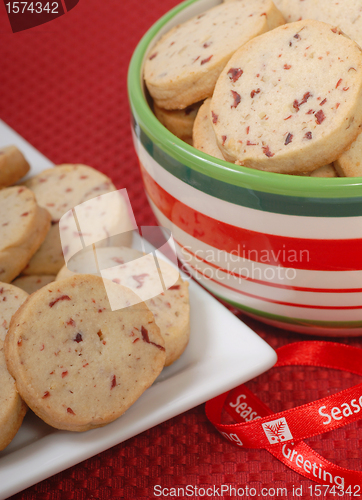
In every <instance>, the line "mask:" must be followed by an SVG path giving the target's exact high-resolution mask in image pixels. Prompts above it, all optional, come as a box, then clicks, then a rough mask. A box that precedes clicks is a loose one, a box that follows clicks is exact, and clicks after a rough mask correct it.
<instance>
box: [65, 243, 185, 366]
mask: <svg viewBox="0 0 362 500" xmlns="http://www.w3.org/2000/svg"><path fill="white" fill-rule="evenodd" d="M158 264H159V266H160V268H159V270H160V272H161V275H162V279H163V283H164V285H165V288H166V290H165V288H164V287H163V285H162V283H161V282H160V279H159V272H158V270H157V267H156V266H155V261H154V257H153V255H151V254H147V255H144V254H143V253H142V252H140V251H138V250H134V249H132V248H126V247H123V248H98V249H96V252H95V253H93V252H92V251H86V252H82V253H79V254H78V255H76V256H75V257H74V258H73V259H72V261H71V262H70V263H69V267H70V269H71V270H70V269H69V268H67V267H66V266H64V267H63V268H62V269H61V270H60V272H59V273H58V275H57V278H56V279H57V280H58V279H64V278H67V277H69V276H72V275H74V274H78V273H82V274H84V273H89V274H95V275H98V276H100V275H101V270H103V273H102V274H103V276H104V277H107V278H108V279H109V280H112V281H113V282H114V283H118V284H121V285H123V286H126V287H127V288H129V289H130V290H132V291H133V292H134V293H135V294H137V295H139V297H140V298H141V300H143V301H144V302H145V304H146V305H147V306H148V308H149V309H150V311H151V312H152V313H153V314H154V316H155V321H156V324H157V325H158V326H159V328H160V330H161V335H162V337H163V339H164V341H165V348H166V361H165V365H166V366H168V365H170V364H171V363H173V362H174V361H175V360H176V359H178V358H179V357H180V356H181V354H182V353H183V352H184V350H185V348H186V346H187V344H188V341H189V337H190V303H189V292H188V283H187V282H184V281H183V280H182V279H181V277H180V274H179V272H178V270H176V269H175V268H173V267H172V266H171V265H170V264H168V263H167V262H165V261H163V260H161V259H158ZM105 270H107V271H105Z"/></svg>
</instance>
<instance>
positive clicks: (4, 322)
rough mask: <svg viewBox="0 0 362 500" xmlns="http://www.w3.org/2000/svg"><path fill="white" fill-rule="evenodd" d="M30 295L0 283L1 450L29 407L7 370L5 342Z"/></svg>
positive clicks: (15, 431) (14, 432)
mask: <svg viewBox="0 0 362 500" xmlns="http://www.w3.org/2000/svg"><path fill="white" fill-rule="evenodd" d="M27 297H28V294H27V293H26V292H24V291H23V290H20V289H19V288H17V287H15V286H13V285H9V284H7V283H0V301H1V309H0V380H1V390H0V450H3V449H4V448H5V447H6V446H7V445H8V444H9V443H10V442H11V441H12V440H13V438H14V436H15V434H16V433H17V432H18V430H19V427H20V425H21V423H22V421H23V418H24V416H25V413H26V410H27V406H26V404H25V403H24V402H23V401H22V399H21V398H20V396H19V393H18V391H17V389H16V385H15V380H14V379H13V378H12V376H11V375H10V373H9V372H8V370H7V368H6V362H5V356H4V340H5V337H6V334H7V331H8V328H9V324H10V320H11V318H12V316H13V314H15V312H16V311H17V310H18V309H19V307H20V306H21V304H22V303H23V302H24V301H25V300H26V298H27Z"/></svg>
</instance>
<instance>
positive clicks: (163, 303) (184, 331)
mask: <svg viewBox="0 0 362 500" xmlns="http://www.w3.org/2000/svg"><path fill="white" fill-rule="evenodd" d="M145 304H146V305H147V306H148V308H149V309H150V311H151V312H152V314H153V316H154V318H155V321H156V324H157V326H159V328H160V331H161V335H162V337H163V339H164V341H165V348H166V361H165V366H169V365H171V364H172V363H173V362H174V361H176V360H177V359H178V358H179V357H180V356H181V354H182V353H183V352H184V350H185V349H186V347H187V344H188V342H189V338H190V302H189V289H188V283H187V281H183V280H182V279H181V278H179V279H178V281H177V282H176V283H175V284H174V285H172V286H171V287H170V288H168V289H167V290H166V291H165V292H164V293H162V294H160V295H157V296H156V297H153V298H152V299H148V300H146V301H145Z"/></svg>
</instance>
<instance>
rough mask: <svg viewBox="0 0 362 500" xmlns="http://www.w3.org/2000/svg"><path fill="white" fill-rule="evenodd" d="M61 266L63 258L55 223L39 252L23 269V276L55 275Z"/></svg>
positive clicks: (57, 226)
mask: <svg viewBox="0 0 362 500" xmlns="http://www.w3.org/2000/svg"><path fill="white" fill-rule="evenodd" d="M63 266H64V256H63V250H62V245H61V243H60V235H59V224H57V223H56V224H53V225H52V226H51V228H50V229H49V232H48V234H47V236H46V238H45V240H44V242H43V243H42V245H41V246H40V248H39V250H38V251H37V252H36V253H35V254H34V255H33V257H32V258H31V259H30V261H29V263H28V264H27V266H26V267H25V268H24V269H23V274H26V275H29V276H31V275H38V274H49V275H56V274H57V273H58V272H59V269H61V268H62V267H63Z"/></svg>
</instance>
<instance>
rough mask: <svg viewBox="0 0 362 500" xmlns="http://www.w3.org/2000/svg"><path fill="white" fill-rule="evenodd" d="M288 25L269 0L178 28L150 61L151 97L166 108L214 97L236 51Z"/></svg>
mask: <svg viewBox="0 0 362 500" xmlns="http://www.w3.org/2000/svg"><path fill="white" fill-rule="evenodd" d="M284 22H285V20H284V18H283V16H282V15H281V13H280V12H279V10H278V9H277V8H276V7H275V5H274V4H273V2H272V1H271V0H254V1H253V2H249V1H248V0H240V1H238V2H235V3H233V2H231V3H227V4H221V5H217V6H216V7H213V8H211V9H209V10H207V11H206V12H204V13H202V14H200V15H198V16H196V17H194V18H192V19H190V20H188V21H186V22H185V23H182V24H180V25H178V26H175V27H174V28H173V29H171V30H170V31H169V32H168V33H166V34H165V35H164V36H163V37H162V38H161V39H160V40H159V42H158V43H156V45H155V46H154V47H153V48H152V49H151V52H150V54H149V55H148V57H147V60H146V63H145V72H144V77H145V81H146V85H147V87H148V90H149V92H150V94H151V96H152V97H153V98H154V100H155V102H156V104H157V105H158V106H160V107H161V108H165V109H183V108H186V107H187V106H189V105H190V104H193V103H195V102H198V101H201V100H203V99H205V98H206V97H210V96H211V95H212V92H213V89H214V86H215V83H216V80H217V79H218V77H219V75H220V72H221V71H222V69H223V68H224V66H225V64H226V63H227V62H228V60H229V59H230V57H231V55H232V54H233V53H234V52H235V50H237V49H238V48H239V47H240V46H241V45H243V44H244V43H246V42H247V41H248V40H250V39H251V38H254V37H256V36H258V35H260V34H261V33H264V32H266V31H268V30H270V29H273V28H275V27H276V26H280V25H281V24H284Z"/></svg>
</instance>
